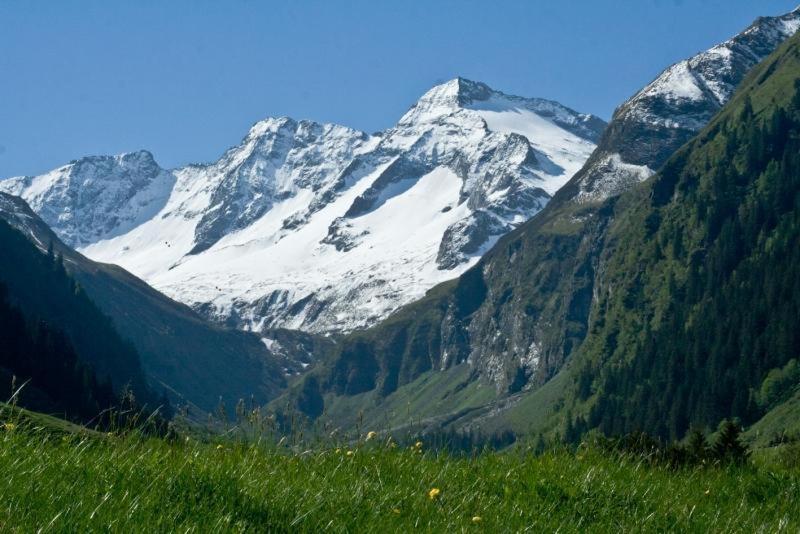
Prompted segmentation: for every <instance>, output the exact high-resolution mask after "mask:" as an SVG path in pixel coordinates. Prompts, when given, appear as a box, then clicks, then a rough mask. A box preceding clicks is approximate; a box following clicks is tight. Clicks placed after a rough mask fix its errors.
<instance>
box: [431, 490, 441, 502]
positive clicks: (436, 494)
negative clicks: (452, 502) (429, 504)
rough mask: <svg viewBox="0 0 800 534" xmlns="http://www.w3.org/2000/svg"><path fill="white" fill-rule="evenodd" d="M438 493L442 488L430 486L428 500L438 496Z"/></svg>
mask: <svg viewBox="0 0 800 534" xmlns="http://www.w3.org/2000/svg"><path fill="white" fill-rule="evenodd" d="M440 493H442V490H440V489H439V488H431V490H430V491H429V492H428V498H429V499H430V500H434V499H436V498H437V497H438V496H439V494H440Z"/></svg>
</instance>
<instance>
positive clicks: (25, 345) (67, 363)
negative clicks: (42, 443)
mask: <svg viewBox="0 0 800 534" xmlns="http://www.w3.org/2000/svg"><path fill="white" fill-rule="evenodd" d="M7 293H8V292H7V290H6V288H5V286H3V285H2V284H0V347H1V348H0V396H1V397H2V398H3V399H9V398H10V397H11V396H12V395H13V394H14V393H15V392H16V389H17V388H18V387H21V388H22V389H21V390H20V391H19V394H18V396H17V397H16V398H15V399H14V400H15V401H18V402H19V403H20V404H21V405H23V406H26V407H30V408H32V409H35V410H40V411H47V412H55V413H60V414H64V415H66V417H67V418H69V419H72V420H77V421H82V422H90V421H92V420H94V422H97V417H98V416H99V415H100V414H101V412H103V411H104V410H107V409H109V408H111V407H113V406H116V405H118V404H119V401H118V400H117V398H116V396H115V395H114V392H113V391H112V388H111V384H110V383H108V382H105V383H103V382H100V381H98V380H97V377H96V376H95V374H94V372H93V371H92V370H91V368H89V367H88V366H87V365H85V364H83V363H81V362H80V361H78V357H77V355H76V354H75V350H74V349H73V348H72V345H71V344H70V342H69V339H68V338H67V336H66V335H64V333H63V332H62V331H60V330H58V329H56V328H53V327H51V326H50V325H49V324H48V323H46V322H44V321H35V320H34V321H28V320H26V319H25V317H24V315H23V314H22V312H20V310H19V309H18V308H16V307H14V306H12V305H10V304H9V302H8V295H7Z"/></svg>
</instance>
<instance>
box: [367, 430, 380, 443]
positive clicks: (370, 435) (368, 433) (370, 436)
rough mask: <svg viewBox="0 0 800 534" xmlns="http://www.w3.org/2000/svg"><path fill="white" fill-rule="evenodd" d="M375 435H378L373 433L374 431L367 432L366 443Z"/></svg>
mask: <svg viewBox="0 0 800 534" xmlns="http://www.w3.org/2000/svg"><path fill="white" fill-rule="evenodd" d="M377 435H378V433H377V432H375V431H374V430H370V431H369V432H367V441H369V440H371V439H372V438H374V437H375V436H377Z"/></svg>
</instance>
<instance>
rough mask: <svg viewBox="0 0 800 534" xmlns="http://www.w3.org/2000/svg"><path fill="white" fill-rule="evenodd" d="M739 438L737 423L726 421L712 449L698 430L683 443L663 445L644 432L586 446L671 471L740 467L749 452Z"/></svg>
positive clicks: (592, 441)
mask: <svg viewBox="0 0 800 534" xmlns="http://www.w3.org/2000/svg"><path fill="white" fill-rule="evenodd" d="M741 434H742V429H741V427H740V426H739V425H738V423H736V422H734V421H732V420H729V419H726V420H725V421H723V422H722V423H720V427H719V432H718V433H717V438H716V440H715V441H714V443H713V444H712V445H709V443H708V440H707V439H706V436H705V434H704V433H703V432H702V431H701V430H700V429H699V428H697V427H695V428H693V429H692V431H691V433H690V435H689V438H688V439H687V440H686V442H685V443H679V442H675V441H673V442H671V443H665V442H664V441H663V440H661V439H658V438H655V437H653V436H651V435H649V434H647V433H645V432H640V431H634V432H630V433H628V434H625V435H623V436H619V437H614V438H608V437H605V436H603V435H594V436H592V438H591V439H590V440H589V441H588V445H589V446H592V447H598V448H600V449H601V450H605V451H607V452H613V453H617V454H623V455H632V456H637V457H641V458H643V459H645V460H647V461H648V462H650V463H653V464H666V465H669V466H672V467H685V466H698V465H709V466H710V465H721V464H730V463H735V464H743V463H745V462H746V461H747V459H748V458H749V457H750V451H749V449H748V448H747V446H746V445H745V444H744V443H743V442H742V440H741Z"/></svg>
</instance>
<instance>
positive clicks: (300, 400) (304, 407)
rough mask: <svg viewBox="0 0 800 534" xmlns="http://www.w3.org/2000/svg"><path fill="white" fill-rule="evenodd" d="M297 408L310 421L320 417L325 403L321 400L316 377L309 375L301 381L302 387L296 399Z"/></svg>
mask: <svg viewBox="0 0 800 534" xmlns="http://www.w3.org/2000/svg"><path fill="white" fill-rule="evenodd" d="M297 408H298V409H299V410H300V411H301V412H303V413H304V414H305V415H307V416H308V417H310V418H312V419H316V418H317V417H319V416H320V415H322V411H323V410H324V408H325V401H324V400H323V399H322V394H321V393H320V390H319V381H318V380H317V377H316V376H314V375H309V376H307V377H306V378H305V380H303V387H302V389H301V390H300V394H299V395H298V397H297Z"/></svg>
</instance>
